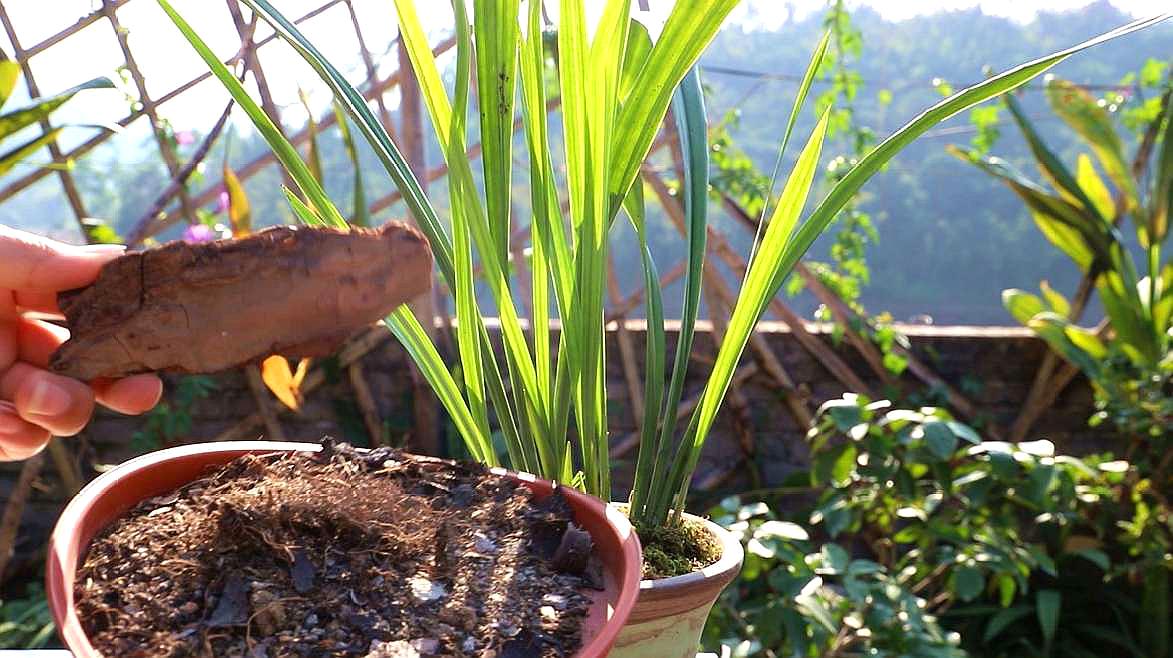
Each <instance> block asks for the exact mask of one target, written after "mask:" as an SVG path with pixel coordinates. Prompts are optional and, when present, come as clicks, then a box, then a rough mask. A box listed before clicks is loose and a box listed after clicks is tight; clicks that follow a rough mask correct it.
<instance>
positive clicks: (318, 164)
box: [297, 87, 326, 186]
mask: <svg viewBox="0 0 1173 658" xmlns="http://www.w3.org/2000/svg"><path fill="white" fill-rule="evenodd" d="M297 98H298V99H299V100H300V101H301V106H302V107H303V108H305V115H306V120H305V129H306V134H307V135H308V136H309V139H307V140H306V143H307V144H308V147H307V148H308V149H309V152H308V156H309V157H308V158H306V161H307V162H308V163H309V166H310V173H311V174H313V175H314V179H315V180H317V181H318V182H319V183H321V184H322V185H323V186H325V185H326V179H325V178H322V149H321V148H320V147H319V146H318V119H317V118H316V117H315V116H314V110H313V108H311V107H310V99H309V97H308V96H306V93H305V90H304V89H302V88H301V87H298V88H297Z"/></svg>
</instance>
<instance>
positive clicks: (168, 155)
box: [102, 0, 197, 244]
mask: <svg viewBox="0 0 1173 658" xmlns="http://www.w3.org/2000/svg"><path fill="white" fill-rule="evenodd" d="M102 8H103V9H104V10H105V12H106V19H107V20H109V21H110V26H111V27H112V28H113V29H114V34H115V37H116V39H117V40H118V46H119V48H121V49H122V58H123V63H124V64H125V65H126V70H127V71H129V72H130V77H131V80H133V81H134V86H135V88H136V89H137V90H138V96H139V98H138V101H139V104H140V105H141V106H142V108H143V112H144V113H145V114H146V115H147V119H148V120H149V121H150V122H151V134H152V135H154V137H155V145H156V146H157V147H158V149H159V154H160V155H161V156H162V157H163V162H164V164H166V165H167V173H168V174H169V175H170V176H171V180H173V181H175V180H180V179H181V177H180V173H181V171H182V168H181V167H180V166H179V157H178V156H177V155H176V153H175V148H174V146H173V145H172V143H171V142H170V141H168V139H167V138H166V137H165V136H164V134H163V124H162V121H161V120H160V118H159V112H158V108H157V106H156V105H155V101H154V100H153V99H151V95H150V92H148V91H147V81H146V78H144V77H143V74H142V71H141V70H139V67H138V62H137V61H136V60H135V57H134V53H133V52H131V48H130V42H129V41H128V40H127V32H126V30H124V29H122V23H121V22H120V21H119V20H118V13H117V12H116V11H114V9H115V5H114V3H113V2H111V1H110V0H104V1H103V3H102ZM176 194H177V195H178V196H179V206H180V208H181V209H182V213H183V216H184V217H186V218H187V221H188V222H189V223H195V222H196V221H197V219H196V214H195V207H194V206H193V205H192V203H191V198H190V197H189V196H188V194H187V187H186V186H185V185H180V186H179V189H178V190H177V192H176ZM131 244H134V243H133V242H132V243H131Z"/></svg>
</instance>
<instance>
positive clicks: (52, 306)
mask: <svg viewBox="0 0 1173 658" xmlns="http://www.w3.org/2000/svg"><path fill="white" fill-rule="evenodd" d="M16 306H17V308H18V309H20V310H21V311H25V312H30V311H31V312H35V313H46V314H49V315H53V316H56V317H61V307H59V306H58V305H57V293H55V292H43V291H32V292H25V291H21V290H18V291H17V292H16Z"/></svg>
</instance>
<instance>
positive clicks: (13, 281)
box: [0, 225, 126, 293]
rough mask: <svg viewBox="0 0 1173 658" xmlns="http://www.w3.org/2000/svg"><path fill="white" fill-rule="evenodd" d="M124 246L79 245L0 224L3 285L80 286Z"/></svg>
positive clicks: (25, 288) (24, 289)
mask: <svg viewBox="0 0 1173 658" xmlns="http://www.w3.org/2000/svg"><path fill="white" fill-rule="evenodd" d="M125 250H126V248H125V247H123V246H122V245H87V246H82V247H76V246H72V245H68V244H65V243H63V242H57V241H55V240H50V239H48V238H44V237H41V236H39V235H33V234H31V233H25V232H24V231H17V230H16V229H13V228H9V227H7V226H3V225H0V288H7V289H8V290H18V291H20V292H21V293H30V292H56V291H60V290H71V289H73V288H80V287H82V286H84V285H86V284H88V283H90V282H92V281H93V280H94V279H95V278H96V277H97V276H98V270H99V269H101V267H102V265H103V264H105V263H106V262H107V261H109V260H111V259H113V258H116V257H117V256H119V255H120V254H122V253H123V252H125Z"/></svg>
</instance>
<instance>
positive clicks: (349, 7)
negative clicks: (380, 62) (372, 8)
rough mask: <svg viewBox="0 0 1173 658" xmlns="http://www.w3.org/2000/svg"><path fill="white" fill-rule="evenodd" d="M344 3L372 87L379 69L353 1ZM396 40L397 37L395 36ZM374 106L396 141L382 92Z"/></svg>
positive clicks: (349, 0)
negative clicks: (364, 35) (368, 46)
mask: <svg viewBox="0 0 1173 658" xmlns="http://www.w3.org/2000/svg"><path fill="white" fill-rule="evenodd" d="M343 2H344V3H345V4H346V11H347V12H348V13H349V14H350V24H351V25H353V26H354V36H355V38H356V39H358V50H359V53H360V54H361V55H362V61H363V66H365V67H366V70H367V86H368V87H373V86H374V85H375V84H376V83H378V81H379V71H378V69H377V68H376V67H375V58H374V57H372V56H371V50H370V49H369V48H367V40H366V38H364V37H363V32H362V25H361V24H360V23H359V21H358V14H357V13H356V12H355V11H354V2H352V0H343ZM396 39H397V40H398V37H396ZM375 107H376V109H378V111H379V123H381V124H382V125H383V129H384V130H386V131H387V134H389V135H391V139H392V141H394V142H396V143H398V142H399V139H398V138H397V137H396V135H395V122H394V121H392V120H391V113H390V112H389V111H387V102H386V101H385V100H384V99H383V94H377V95H376V96H375Z"/></svg>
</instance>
